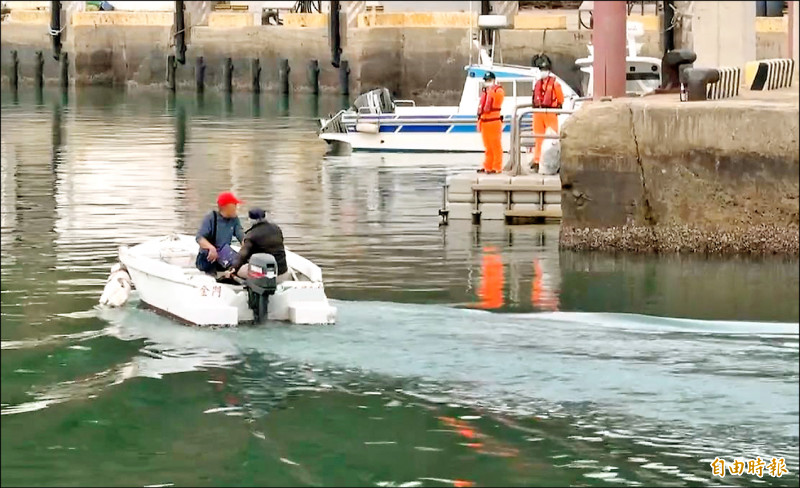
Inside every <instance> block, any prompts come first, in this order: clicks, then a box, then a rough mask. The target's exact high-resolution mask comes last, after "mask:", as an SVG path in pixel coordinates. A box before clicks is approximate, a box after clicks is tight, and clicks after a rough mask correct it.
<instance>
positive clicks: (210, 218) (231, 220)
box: [195, 191, 244, 274]
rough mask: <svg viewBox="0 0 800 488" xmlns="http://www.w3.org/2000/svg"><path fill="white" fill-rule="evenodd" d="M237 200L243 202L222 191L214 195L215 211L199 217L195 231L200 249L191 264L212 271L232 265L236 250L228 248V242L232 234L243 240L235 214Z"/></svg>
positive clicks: (222, 269)
mask: <svg viewBox="0 0 800 488" xmlns="http://www.w3.org/2000/svg"><path fill="white" fill-rule="evenodd" d="M240 203H243V202H242V201H241V200H239V199H238V198H236V196H234V194H233V193H231V192H228V191H226V192H222V193H220V194H219V196H218V197H217V210H215V211H213V212H209V213H208V214H206V216H205V217H203V223H202V224H201V225H200V230H198V231H197V243H198V244H199V245H200V252H199V253H198V254H197V260H196V262H195V264H196V266H197V268H198V269H199V270H201V271H203V272H206V273H210V274H216V272H217V271H224V270H226V269H228V268H229V267H230V266H231V265H232V264H233V261H234V260H235V259H236V257H237V253H236V251H234V250H233V249H231V242H232V241H233V238H234V237H236V239H237V240H238V241H239V242H242V241H243V240H244V231H243V230H242V223H241V222H239V217H237V215H236V206H237V205H239V204H240Z"/></svg>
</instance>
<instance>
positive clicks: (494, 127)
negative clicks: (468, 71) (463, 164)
mask: <svg viewBox="0 0 800 488" xmlns="http://www.w3.org/2000/svg"><path fill="white" fill-rule="evenodd" d="M496 81H497V80H496V78H495V76H494V73H492V72H491V71H488V72H486V74H485V75H483V83H484V87H483V89H482V90H481V100H480V103H479V104H478V130H479V131H480V132H481V137H482V138H483V147H484V149H485V151H486V152H485V157H484V159H483V168H482V169H479V170H478V173H500V172H501V171H502V169H503V144H502V134H503V117H502V116H501V115H500V107H502V106H503V98H504V97H505V92H504V91H503V87H502V86H500V85H499V84H498V83H497V82H496Z"/></svg>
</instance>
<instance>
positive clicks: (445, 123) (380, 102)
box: [319, 15, 661, 152]
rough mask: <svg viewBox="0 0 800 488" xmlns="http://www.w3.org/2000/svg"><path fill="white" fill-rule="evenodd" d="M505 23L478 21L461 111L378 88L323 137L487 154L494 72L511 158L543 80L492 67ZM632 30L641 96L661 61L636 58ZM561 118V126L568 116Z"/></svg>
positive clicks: (380, 146)
mask: <svg viewBox="0 0 800 488" xmlns="http://www.w3.org/2000/svg"><path fill="white" fill-rule="evenodd" d="M497 17H500V19H497ZM504 21H505V17H504V16H493V15H488V16H480V17H479V21H478V23H479V25H481V27H482V28H483V29H484V31H485V32H484V33H483V34H482V36H481V37H482V39H483V40H484V44H483V45H481V44H480V43H479V42H478V41H477V40H476V39H473V41H474V45H475V46H476V47H477V48H478V50H479V59H480V63H478V64H470V65H469V66H467V67H465V70H466V80H465V81H464V89H463V91H462V93H461V100H460V102H459V104H458V105H457V106H417V105H416V103H415V102H414V101H412V100H396V99H394V98H393V97H392V95H391V93H390V92H389V90H387V89H385V88H379V89H376V90H372V91H369V92H367V93H364V94H362V95H360V96H359V97H358V98H356V100H355V101H354V103H353V106H352V107H350V108H349V109H347V110H342V111H340V112H339V113H337V114H335V115H332V116H330V117H329V118H327V119H321V120H320V126H321V127H320V130H319V137H320V138H321V139H323V140H325V141H326V142H328V143H329V144H331V145H333V146H345V147H349V148H351V149H352V150H354V151H397V152H411V151H421V152H436V151H448V152H483V151H484V148H483V141H482V139H481V137H480V135H479V134H478V129H477V121H478V117H477V112H478V103H479V100H480V90H481V87H482V81H483V75H484V74H485V73H486V72H487V71H491V72H493V73H494V74H495V76H496V77H497V81H498V82H499V83H500V84H501V85H502V86H503V88H504V91H505V94H506V96H505V99H504V100H503V105H502V108H501V115H502V116H503V138H502V143H503V150H504V151H506V152H508V149H509V147H510V142H511V137H510V136H511V119H512V117H513V114H514V112H515V109H516V107H517V106H520V105H526V104H530V103H531V95H532V93H533V86H534V84H535V82H536V81H537V80H538V79H539V78H540V77H541V74H540V72H539V69H538V68H536V67H529V66H515V65H509V64H502V63H494V59H493V54H492V53H495V54H497V55H498V56H499V44H498V45H495V40H496V38H497V37H498V36H497V34H498V33H497V29H499V28H502V27H503V25H504V24H503V22H504ZM482 24H484V25H482ZM631 24H634V23H631ZM485 25H488V26H489V27H484V26H485ZM632 27H634V28H633V29H631V28H630V27H629V30H628V34H629V35H628V47H629V49H630V50H631V52H630V54H629V56H628V58H627V64H628V89H629V91H631V92H632V93H638V94H641V93H643V92H645V91H649V90H650V89H652V88H655V87H657V86H658V84H659V80H660V73H661V60H659V59H656V58H645V57H639V56H638V55H637V54H636V51H637V50H638V47H639V46H640V44H637V43H635V40H634V39H633V37H634V36H636V35H641V33H642V32H641V26H639V25H635V24H634V25H633V26H632ZM589 53H590V56H589V57H588V58H584V59H579V60H578V61H577V62H576V64H577V65H578V67H579V68H580V69H581V71H582V72H583V73H584V75H585V79H584V82H583V85H584V87H583V89H584V93H585V94H586V95H587V96H590V95H591V86H592V61H593V56H592V54H593V53H592V49H591V46H590V47H589ZM556 79H557V80H558V82H559V83H561V87H562V89H563V92H564V99H565V101H564V106H563V109H564V110H567V111H570V110H576V109H577V108H578V107H579V105H580V104H581V103H582V102H583V100H584V99H582V98H579V95H578V93H577V92H576V91H575V90H574V89H573V88H572V87H571V86H569V85H568V84H567V83H566V82H564V80H562V79H561V78H559V77H557V76H556ZM558 117H559V125H561V124H562V123H563V122H564V120H565V119H566V118H567V117H569V113H562V114H561V115H559V116H558Z"/></svg>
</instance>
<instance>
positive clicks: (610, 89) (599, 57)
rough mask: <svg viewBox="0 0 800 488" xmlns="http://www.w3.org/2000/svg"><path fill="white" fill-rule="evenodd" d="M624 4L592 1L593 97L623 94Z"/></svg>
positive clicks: (625, 8)
mask: <svg viewBox="0 0 800 488" xmlns="http://www.w3.org/2000/svg"><path fill="white" fill-rule="evenodd" d="M627 15H628V11H627V5H626V2H624V1H619V0H613V1H605V2H595V3H594V12H593V13H592V18H593V22H594V27H593V30H592V44H593V45H594V62H593V68H592V69H593V72H594V73H593V74H594V86H593V87H592V90H593V92H592V94H593V98H594V99H595V100H598V99H600V98H601V97H606V96H610V97H624V96H625V71H626V64H625V54H626V53H625V34H626V26H625V23H626V21H627Z"/></svg>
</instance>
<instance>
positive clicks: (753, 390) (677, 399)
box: [2, 302, 798, 449]
mask: <svg viewBox="0 0 800 488" xmlns="http://www.w3.org/2000/svg"><path fill="white" fill-rule="evenodd" d="M336 306H338V308H339V314H340V315H339V322H338V324H337V325H336V326H290V325H287V324H283V323H269V324H266V325H264V326H261V327H238V328H220V329H204V328H196V327H194V328H193V327H186V326H182V325H179V324H177V323H174V322H172V321H170V320H167V319H163V318H161V317H157V316H155V315H153V314H152V313H150V312H148V311H145V310H140V309H137V308H135V307H125V308H122V309H99V308H98V309H97V310H96V314H97V315H98V317H99V318H101V319H103V320H105V321H107V322H108V323H109V325H108V326H107V327H106V328H105V329H104V330H103V331H102V334H103V335H105V336H112V337H115V338H118V339H120V340H123V341H137V340H141V341H143V346H142V347H141V349H140V354H138V355H136V356H134V357H133V358H131V359H130V360H129V361H126V362H124V363H122V364H120V365H119V366H118V367H116V368H115V369H113V370H109V371H104V372H102V373H100V374H97V375H95V376H92V377H90V378H85V379H83V380H80V381H73V382H69V384H64V385H55V386H53V387H50V388H45V389H43V390H41V391H38V392H31V393H32V395H33V397H34V399H33V401H31V402H27V403H26V404H22V405H16V406H8V405H4V406H3V409H2V414H3V415H6V414H16V413H23V412H30V411H33V410H37V409H40V408H46V407H47V406H49V405H52V404H54V403H60V402H63V401H68V400H71V399H74V398H86V397H87V395H97V394H99V393H98V392H99V391H100V390H102V389H104V388H106V387H110V386H113V385H114V384H119V383H120V382H123V381H125V380H126V379H128V378H134V377H150V378H161V377H163V376H164V375H167V374H173V373H180V372H186V371H196V370H206V369H213V368H236V367H237V366H236V365H237V364H240V363H241V362H243V361H248V362H252V358H253V357H260V358H262V360H260V361H261V363H262V364H263V365H264V366H263V368H265V369H266V370H273V369H276V368H277V370H278V371H273V372H272V373H269V372H265V371H261V372H260V373H259V374H261V375H265V374H269V375H272V376H271V377H272V378H273V380H275V381H278V382H288V383H289V384H291V386H292V387H308V388H323V389H324V388H339V389H343V390H347V391H350V392H352V393H356V394H365V393H366V392H369V391H375V390H377V391H391V392H393V394H402V395H403V396H404V397H405V398H406V399H408V398H416V399H418V400H419V401H424V402H428V403H446V404H457V405H462V406H466V407H470V408H476V409H479V410H481V411H486V412H495V413H497V414H500V415H504V416H511V417H516V416H521V417H527V416H536V417H541V418H548V417H553V416H568V417H573V418H580V419H581V420H580V422H581V423H582V427H586V428H593V429H595V430H597V431H608V432H612V433H613V432H616V435H618V436H619V435H626V434H624V433H625V432H627V429H624V428H618V429H616V430H614V429H610V428H609V427H608V425H609V424H608V423H609V419H614V418H617V419H628V420H626V421H623V420H618V421H613V422H611V423H612V424H614V425H617V427H619V424H620V423H621V422H622V423H624V422H631V419H635V423H636V428H635V429H632V430H634V431H641V430H648V429H649V430H655V431H658V430H659V429H661V428H663V426H666V425H668V426H669V429H670V432H672V433H673V434H674V433H680V432H684V433H685V436H684V437H685V439H684V440H687V442H688V439H693V441H692V442H695V441H697V442H701V441H702V439H703V436H704V435H707V436H712V437H713V432H714V430H715V429H716V428H718V426H720V425H739V426H740V429H739V431H738V433H737V435H738V437H739V438H741V439H747V442H750V444H748V445H749V446H750V447H749V448H748V449H757V446H758V445H759V442H763V441H766V440H767V439H772V440H773V441H772V443H771V444H770V446H773V448H774V446H775V445H776V443H784V442H785V443H787V444H786V445H787V446H792V445H794V446H796V443H797V437H798V426H797V418H796V416H797V403H798V324H792V323H768V322H733V321H708V320H691V319H674V318H664V317H651V316H642V315H631V314H606V313H573V312H555V313H530V314H497V313H491V312H486V311H481V310H472V309H459V308H452V307H447V306H441V305H419V304H397V303H383V302H337V303H336ZM94 338H95V336H94V335H91V334H86V335H85V336H75V337H70V336H62V337H61V338H54V339H53V340H51V341H47V343H48V344H52V342H53V341H57V340H62V341H72V342H86V341H91V340H93V339H94ZM26 346H30V347H36V344H35V343H31V344H22V343H14V344H13V345H6V343H3V349H14V348H24V347H26ZM591 419H597V422H595V423H593V421H592V420H591ZM602 419H604V420H602ZM676 435H679V434H676ZM679 437H680V435H679ZM777 439H780V441H778V440H777ZM701 444H702V442H701ZM708 444H709V445H714V446H718V444H719V443H718V442H712V441H709V442H708ZM742 446H744V444H743V445H742ZM754 446H755V447H754ZM742 448H744V447H742Z"/></svg>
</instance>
